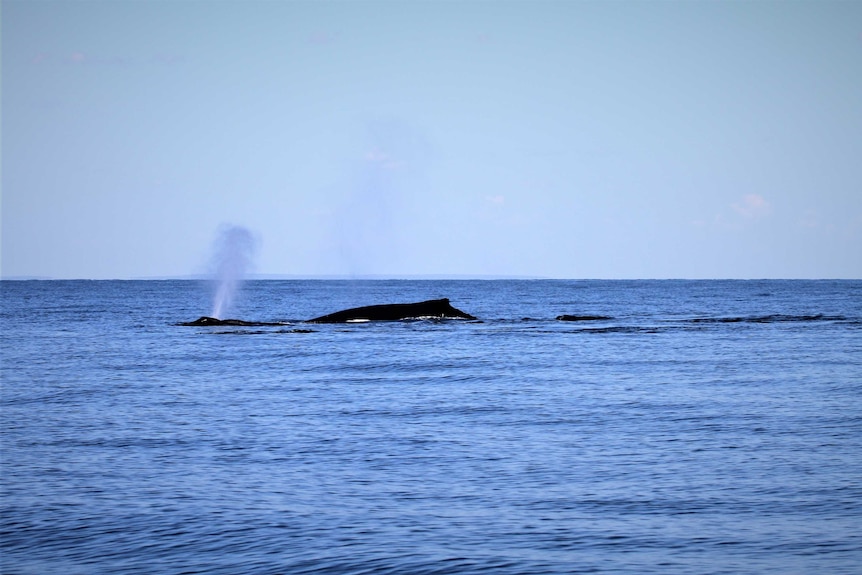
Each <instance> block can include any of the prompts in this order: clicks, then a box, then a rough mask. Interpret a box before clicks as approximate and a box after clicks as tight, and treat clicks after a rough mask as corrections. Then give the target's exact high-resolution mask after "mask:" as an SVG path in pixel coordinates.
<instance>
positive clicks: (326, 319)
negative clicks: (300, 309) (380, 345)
mask: <svg viewBox="0 0 862 575" xmlns="http://www.w3.org/2000/svg"><path fill="white" fill-rule="evenodd" d="M420 317H429V318H430V317H433V318H447V319H476V318H475V317H474V316H472V315H470V314H469V313H464V312H463V311H461V310H459V309H456V308H454V307H452V306H451V305H450V304H449V300H448V299H446V298H443V299H431V300H428V301H420V302H416V303H393V304H383V305H369V306H364V307H355V308H351V309H346V310H342V311H338V312H335V313H331V314H329V315H324V316H320V317H317V318H314V319H310V320H308V321H309V323H346V322H353V321H356V322H359V321H396V320H399V319H408V318H420Z"/></svg>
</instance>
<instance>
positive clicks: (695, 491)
mask: <svg viewBox="0 0 862 575" xmlns="http://www.w3.org/2000/svg"><path fill="white" fill-rule="evenodd" d="M213 293H214V292H213V289H212V288H211V286H209V285H208V284H206V283H202V282H197V281H4V282H2V283H0V296H2V334H0V337H2V352H0V353H2V355H0V359H2V395H0V399H2V404H0V409H2V412H0V423H2V427H0V440H2V443H0V450H2V451H0V455H2V463H0V465H2V468H0V470H2V476H0V479H2V482H0V486H2V492H0V495H2V499H0V504H2V515H0V565H2V573H3V574H7V575H13V574H14V575H18V574H40V575H50V574H63V575H69V574H112V575H116V574H138V573H139V574H162V573H164V574H180V573H185V574H190V573H206V574H225V575H228V574H230V575H236V574H256V575H257V574H259V575H275V574H312V573H314V574H323V573H327V574H352V575H359V574H378V573H380V574H410V575H422V574H450V573H451V574H474V573H492V574H502V575H510V574H512V575H514V574H563V573H613V574H617V573H619V574H622V573H631V574H649V573H661V574H664V575H667V574H670V575H677V574H679V575H681V574H698V575H702V574H719V573H727V574H745V573H758V574H760V573H775V574H782V575H787V574H794V573H799V574H811V573H829V574H831V575H838V574H848V575H850V574H859V573H862V281H826V280H824V281H802V280H793V281H777V280H770V281H574V280H573V281H562V280H559V281H557V280H517V281H514V280H513V281H509V280H494V281H478V280H476V281H466V280H464V281H443V280H434V281H409V280H398V281H382V280H378V281H328V280H326V281H324V280H318V281H299V280H292V281H275V280H272V281H247V282H245V283H244V284H243V285H242V289H241V292H240V293H238V294H237V299H236V303H235V306H234V308H233V313H231V314H230V315H231V316H232V317H237V318H240V319H244V320H251V321H260V322H268V323H276V324H278V325H270V326H214V327H187V326H179V325H177V324H178V323H180V322H186V321H191V320H195V319H197V318H198V317H199V316H203V315H209V314H210V311H211V309H212V308H213ZM443 297H446V298H449V299H450V300H451V303H452V305H453V306H455V307H456V308H458V309H460V310H463V311H465V312H467V313H469V314H472V315H474V316H476V317H477V318H479V319H478V320H476V321H470V320H428V319H426V320H416V321H411V320H405V321H397V322H371V323H352V324H333V325H317V324H306V323H303V321H302V320H305V319H308V318H312V317H317V316H320V315H324V314H327V313H331V312H334V311H337V310H340V309H344V308H350V307H356V306H363V305H371V304H379V303H395V302H411V301H421V300H427V299H434V298H443ZM564 314H569V315H576V316H602V317H603V318H604V319H591V320H582V321H560V320H557V319H556V318H557V317H558V316H561V315H564Z"/></svg>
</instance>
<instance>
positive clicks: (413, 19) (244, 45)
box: [0, 0, 862, 279]
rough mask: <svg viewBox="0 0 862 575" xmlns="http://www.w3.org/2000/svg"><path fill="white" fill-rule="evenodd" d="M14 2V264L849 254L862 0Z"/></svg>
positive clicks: (295, 267) (182, 269)
mask: <svg viewBox="0 0 862 575" xmlns="http://www.w3.org/2000/svg"><path fill="white" fill-rule="evenodd" d="M0 19H2V20H0V21H2V30H0V34H2V129H0V131H2V134H0V136H2V139H0V149H2V208H0V209H2V211H0V214H2V247H0V249H2V259H0V273H2V276H3V277H6V278H14V277H50V278H93V279H113V278H117V279H125V278H148V277H173V276H189V275H195V274H206V273H209V271H211V266H212V260H213V250H214V247H213V246H214V245H217V244H218V241H219V240H218V238H219V237H220V234H223V233H224V231H225V230H227V229H230V228H231V226H237V227H239V228H242V229H245V230H247V231H248V232H249V234H250V236H251V237H253V238H254V256H253V271H254V273H257V274H262V275H282V274H283V275H288V276H331V275H335V276H349V277H362V276H383V277H401V276H424V275H429V276H435V277H436V276H452V277H462V276H471V277H472V276H475V277H486V276H495V277H496V276H506V277H509V276H514V277H548V278H573V279H578V278H607V279H626V278H692V279H699V278H707V279H708V278H743V279H744V278H862V2H854V1H843V2H830V1H828V0H824V1H816V2H815V1H810V2H793V1H782V2H769V1H758V2H744V1H737V2H710V1H697V2H695V1H689V2H682V1H662V2H652V1H649V0H643V1H638V2H627V1H625V0H620V1H614V2H588V1H582V2H579V1H574V0H573V1H556V2H548V1H542V0H535V1H506V0H501V1H493V2H492V1H479V0H473V1H458V0H449V1H437V2H423V1H410V2H406V1H405V2H396V1H394V0H390V1H375V2H371V1H363V0H357V1H351V2H347V1H341V2H336V1H313V2H312V1H299V0H298V1H290V2H288V1H276V0H270V1H266V2H258V1H254V0H251V1H243V2H239V1H206V2H198V1H195V0H182V1H180V0H161V1H152V0H138V1H134V2H126V1H108V2H105V1H99V0H87V1H77V0H63V1H61V2H52V1H44V0H43V1H31V0H25V1H20V0H3V2H2V6H0Z"/></svg>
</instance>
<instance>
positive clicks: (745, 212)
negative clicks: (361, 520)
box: [730, 194, 772, 219]
mask: <svg viewBox="0 0 862 575" xmlns="http://www.w3.org/2000/svg"><path fill="white" fill-rule="evenodd" d="M730 207H732V208H733V210H734V211H735V212H736V213H737V214H739V215H741V216H742V217H744V218H747V219H755V218H761V217H763V216H766V215H768V214H769V213H770V212H771V211H772V206H771V205H770V203H769V202H767V201H766V199H764V197H763V196H761V195H758V194H747V195H745V196H742V198H741V199H740V200H739V201H738V202H735V203H733V204H731V206H730Z"/></svg>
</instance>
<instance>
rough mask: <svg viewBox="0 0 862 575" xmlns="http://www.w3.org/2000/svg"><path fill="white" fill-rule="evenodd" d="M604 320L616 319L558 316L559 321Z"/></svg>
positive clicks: (595, 316) (602, 316)
mask: <svg viewBox="0 0 862 575" xmlns="http://www.w3.org/2000/svg"><path fill="white" fill-rule="evenodd" d="M604 319H614V318H612V317H609V316H606V315H558V316H557V320H559V321H601V320H604Z"/></svg>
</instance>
